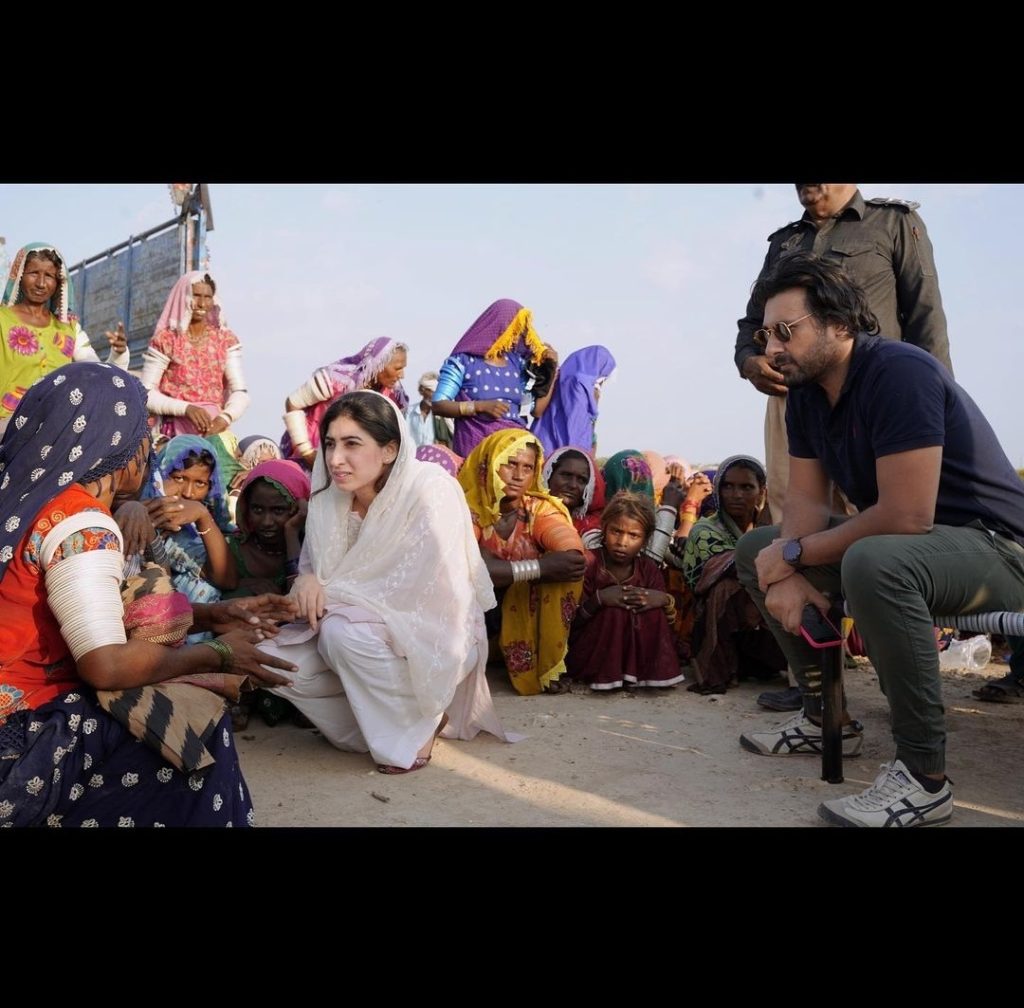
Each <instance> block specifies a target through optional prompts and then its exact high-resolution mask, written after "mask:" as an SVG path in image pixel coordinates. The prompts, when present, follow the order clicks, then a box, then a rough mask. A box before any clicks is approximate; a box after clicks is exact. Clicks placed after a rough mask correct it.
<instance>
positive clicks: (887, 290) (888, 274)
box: [734, 189, 953, 375]
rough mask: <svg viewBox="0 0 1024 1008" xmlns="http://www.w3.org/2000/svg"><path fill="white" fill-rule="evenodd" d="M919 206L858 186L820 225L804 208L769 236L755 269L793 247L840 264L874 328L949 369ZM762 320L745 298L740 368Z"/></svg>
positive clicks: (928, 244)
mask: <svg viewBox="0 0 1024 1008" xmlns="http://www.w3.org/2000/svg"><path fill="white" fill-rule="evenodd" d="M919 205H920V204H918V203H908V202H906V201H904V200H895V199H881V198H880V199H870V200H865V199H864V197H863V196H862V195H861V193H860V190H859V189H858V190H857V192H856V193H854V195H853V199H851V200H850V202H849V203H847V204H846V206H845V207H844V208H843V209H842V210H841V211H840V212H839V213H838V214H837V215H836V216H835V217H833V218H831V219H829V220H826V221H823V222H821V224H820V227H815V223H814V220H813V218H811V216H810V215H809V214H807V213H805V214H804V215H803V217H801V218H800V220H797V221H793V222H792V223H791V224H787V225H786V226H785V227H782V228H779V230H778V231H776V232H774V233H773V234H771V235H769V236H768V242H769V245H768V254H767V255H766V256H765V260H764V266H763V267H762V268H761V274H760V276H764V274H765V273H766V272H767V271H768V270H769V269H770V268H771V267H772V266H773V265H774V264H775V262H776V261H777V260H778V259H780V258H781V257H782V256H784V255H786V254H787V253H791V252H797V251H800V252H813V253H815V254H816V255H819V256H821V258H823V259H826V260H829V261H830V262H837V263H841V264H842V266H843V269H844V270H845V271H846V272H847V273H848V274H849V276H850V277H852V278H853V279H854V280H855V281H856V282H857V283H858V284H859V285H860V286H861V288H863V290H864V293H865V294H866V295H867V300H868V305H869V307H870V308H871V310H872V311H873V312H874V313H875V315H876V316H877V318H878V325H879V333H880V335H882V336H886V337H888V338H889V339H897V340H902V341H903V342H904V343H913V344H914V345H915V346H919V347H921V349H922V350H927V351H928V353H930V354H931V355H932V356H933V357H935V358H936V359H937V360H938V361H940V362H941V363H942V364H944V365H945V366H946V368H947V369H948V370H949V371H950V373H952V371H953V365H952V363H951V362H950V359H949V338H948V336H947V334H946V315H945V312H943V310H942V298H941V296H940V294H939V278H938V276H937V274H936V271H935V258H934V256H933V254H932V243H931V241H930V240H929V238H928V233H927V231H926V230H925V226H924V221H923V220H921V218H920V217H919V216H918V214H917V207H918V206H919ZM759 279H760V277H759ZM762 325H763V312H762V311H761V310H760V309H758V307H757V306H756V305H755V304H754V303H753V301H750V302H749V303H748V304H747V314H746V315H745V316H744V317H743V318H741V319H740V320H739V333H738V334H737V336H736V353H735V357H734V359H735V361H736V367H737V368H739V369H740V374H741V375H742V373H743V372H742V368H743V362H744V361H745V360H746V359H747V358H748V357H751V356H754V355H755V354H763V353H764V350H763V349H762V348H761V347H759V346H758V345H757V344H756V343H755V342H754V332H755V331H756V330H758V329H760V328H761V326H762Z"/></svg>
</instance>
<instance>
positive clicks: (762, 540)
mask: <svg viewBox="0 0 1024 1008" xmlns="http://www.w3.org/2000/svg"><path fill="white" fill-rule="evenodd" d="M778 537H779V527H778V526H777V525H771V526H768V527H766V528H756V529H751V530H750V531H749V532H747V533H746V535H744V536H742V537H741V538H740V541H739V543H737V545H736V575H737V577H738V578H739V580H740V584H742V585H743V586H744V587H749V586H750V585H754V586H756V585H757V568H756V567H755V566H754V561H755V560H756V559H757V554H758V553H760V552H761V550H763V549H764V548H765V547H766V546H770V545H771V544H772V543H773V542H774V541H775V540H776V539H778Z"/></svg>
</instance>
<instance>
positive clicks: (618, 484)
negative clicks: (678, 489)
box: [603, 448, 654, 500]
mask: <svg viewBox="0 0 1024 1008" xmlns="http://www.w3.org/2000/svg"><path fill="white" fill-rule="evenodd" d="M603 471H604V487H605V494H606V496H607V498H608V500H611V499H612V497H614V496H615V494H617V493H618V492H619V491H620V490H630V491H632V492H633V493H642V494H647V496H648V497H650V498H651V500H654V478H653V476H652V474H651V467H650V465H649V464H648V462H647V459H645V458H644V457H643V454H642V453H641V452H638V451H634V450H633V449H631V448H629V449H626V450H625V451H620V452H616V453H615V454H614V455H613V456H612V457H611V458H610V459H608V461H607V462H605V464H604V470H603Z"/></svg>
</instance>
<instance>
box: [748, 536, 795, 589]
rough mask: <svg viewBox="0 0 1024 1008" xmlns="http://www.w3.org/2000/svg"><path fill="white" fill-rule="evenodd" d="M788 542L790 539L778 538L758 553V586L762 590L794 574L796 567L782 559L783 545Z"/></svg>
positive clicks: (755, 563) (756, 563) (755, 564)
mask: <svg viewBox="0 0 1024 1008" xmlns="http://www.w3.org/2000/svg"><path fill="white" fill-rule="evenodd" d="M787 542H789V540H788V539H776V540H775V542H773V543H772V544H771V545H770V546H765V548H764V549H763V550H761V552H760V553H758V554H757V559H756V560H755V561H754V566H755V567H756V568H757V586H758V588H760V589H761V591H763V592H766V591H768V589H769V587H771V585H773V584H778V582H780V581H785V580H786V578H789V577H792V576H793V574H794V572H795V570H796V568H795V567H793V566H792V565H791V564H788V563H786V561H785V560H783V559H782V547H783V546H785V545H786V543H787Z"/></svg>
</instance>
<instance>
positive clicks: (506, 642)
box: [459, 428, 586, 695]
mask: <svg viewBox="0 0 1024 1008" xmlns="http://www.w3.org/2000/svg"><path fill="white" fill-rule="evenodd" d="M543 461H544V450H543V448H542V447H541V444H540V442H539V441H538V440H537V438H535V437H534V436H533V435H532V434H530V433H529V432H527V431H523V430H515V429H512V428H509V429H506V430H500V431H496V432H495V433H493V434H490V435H489V436H488V437H485V438H484V439H483V440H482V441H481V442H480V443H479V444H478V445H477V446H476V448H474V449H473V451H472V452H470V454H469V457H468V458H467V459H466V461H465V464H464V465H463V466H462V469H461V470H460V471H459V483H460V484H461V485H462V489H463V490H464V491H465V494H466V503H467V504H468V505H469V510H470V513H471V514H472V516H473V531H474V532H475V534H476V537H477V541H478V542H479V543H480V552H481V553H482V554H483V558H484V562H485V563H486V565H487V570H488V573H489V574H490V575H491V581H492V582H493V584H494V588H495V594H496V595H497V596H498V599H499V603H500V614H501V632H500V637H499V643H500V645H501V652H502V655H503V656H504V658H505V664H506V666H507V667H508V671H509V676H510V677H511V679H512V685H513V686H514V687H515V688H516V692H518V693H521V694H523V695H531V694H535V693H540V692H542V691H543V692H548V693H560V692H562V691H563V689H564V688H565V687H564V685H563V684H562V683H561V681H560V678H561V675H562V673H563V672H564V671H565V654H566V651H567V649H568V642H569V626H570V624H571V623H572V619H573V616H574V615H575V613H576V605H577V602H578V601H579V597H580V592H581V590H582V582H583V571H584V569H585V567H586V562H585V560H584V556H583V542H582V540H581V539H580V537H579V534H578V533H577V531H576V529H575V528H574V527H573V524H572V519H571V518H570V517H569V512H568V511H567V510H566V509H565V505H564V504H563V503H562V502H561V501H560V500H558V499H557V498H556V497H552V496H551V495H550V494H549V493H547V492H546V491H545V490H542V489H541V483H540V472H541V465H542V463H543ZM497 611H498V610H492V612H497ZM488 615H490V614H488Z"/></svg>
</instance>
